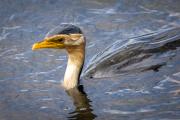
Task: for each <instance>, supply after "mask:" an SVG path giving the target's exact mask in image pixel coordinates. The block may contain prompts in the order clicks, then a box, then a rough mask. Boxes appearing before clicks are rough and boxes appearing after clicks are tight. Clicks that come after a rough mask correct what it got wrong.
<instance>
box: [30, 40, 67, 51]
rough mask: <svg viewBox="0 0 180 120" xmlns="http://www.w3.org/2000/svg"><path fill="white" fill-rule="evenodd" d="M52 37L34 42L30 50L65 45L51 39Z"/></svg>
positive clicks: (63, 46)
mask: <svg viewBox="0 0 180 120" xmlns="http://www.w3.org/2000/svg"><path fill="white" fill-rule="evenodd" d="M51 39H52V38H45V39H44V40H43V41H40V42H36V43H34V44H33V46H32V50H37V49H43V48H56V49H63V48H65V45H64V44H63V43H60V42H58V41H53V40H51Z"/></svg>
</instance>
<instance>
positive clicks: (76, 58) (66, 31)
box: [32, 24, 85, 89]
mask: <svg viewBox="0 0 180 120" xmlns="http://www.w3.org/2000/svg"><path fill="white" fill-rule="evenodd" d="M42 48H56V49H65V50H66V51H67V54H68V63H67V67H66V72H65V75H64V81H63V86H64V88H65V89H72V88H75V87H77V86H78V84H79V77H80V73H81V70H82V67H83V63H84V59H85V38H84V36H83V34H82V32H81V30H80V28H78V27H76V26H74V25H64V24H63V25H61V26H58V27H57V28H55V29H54V30H52V31H50V33H49V34H48V36H47V37H45V39H44V40H43V41H41V42H37V43H35V44H34V45H33V47H32V50H37V49H42Z"/></svg>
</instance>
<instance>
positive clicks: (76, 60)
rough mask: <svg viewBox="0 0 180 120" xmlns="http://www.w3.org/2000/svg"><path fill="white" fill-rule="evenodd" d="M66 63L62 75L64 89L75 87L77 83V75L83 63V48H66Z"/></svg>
mask: <svg viewBox="0 0 180 120" xmlns="http://www.w3.org/2000/svg"><path fill="white" fill-rule="evenodd" d="M67 51H68V63H67V67H66V72H65V76H64V82H63V86H64V87H65V89H71V88H75V87H77V86H78V84H79V76H80V73H81V69H82V67H83V63H84V52H85V51H84V48H77V49H67Z"/></svg>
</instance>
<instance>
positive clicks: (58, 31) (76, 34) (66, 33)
mask: <svg viewBox="0 0 180 120" xmlns="http://www.w3.org/2000/svg"><path fill="white" fill-rule="evenodd" d="M84 43H85V41H84V36H83V34H82V32H81V30H80V28H78V27H76V26H74V25H69V24H63V25H60V26H58V27H56V28H55V29H53V30H51V31H50V32H49V33H48V34H47V36H46V37H45V38H44V40H42V41H40V42H36V43H34V44H33V46H32V50H37V49H43V48H55V49H68V48H76V47H78V46H82V45H84Z"/></svg>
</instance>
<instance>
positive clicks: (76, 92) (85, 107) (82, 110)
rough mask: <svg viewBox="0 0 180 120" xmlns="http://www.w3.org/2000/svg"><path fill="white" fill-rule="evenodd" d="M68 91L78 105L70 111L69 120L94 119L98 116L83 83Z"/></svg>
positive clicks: (75, 104)
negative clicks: (94, 112)
mask: <svg viewBox="0 0 180 120" xmlns="http://www.w3.org/2000/svg"><path fill="white" fill-rule="evenodd" d="M66 92H67V94H68V95H69V96H70V97H71V98H72V100H73V104H74V106H75V107H76V109H75V110H74V111H73V112H70V113H69V115H70V116H69V117H68V119H69V120H93V119H94V118H95V117H96V115H95V114H93V109H92V108H91V105H90V102H91V100H90V99H89V98H88V97H87V94H86V93H85V92H84V90H83V86H82V85H80V86H79V87H78V88H73V89H70V90H67V91H66Z"/></svg>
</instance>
